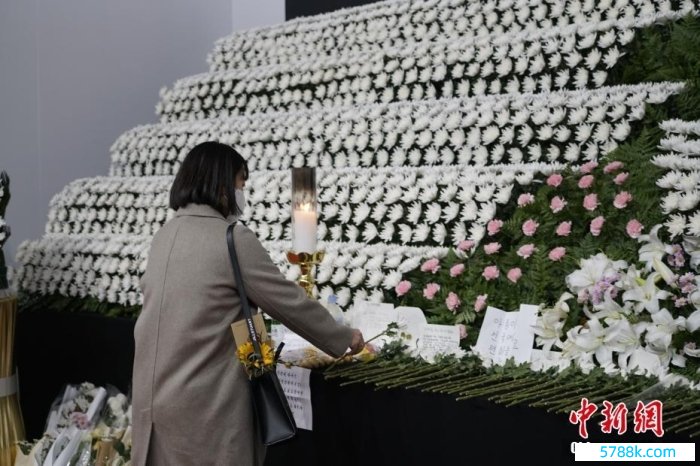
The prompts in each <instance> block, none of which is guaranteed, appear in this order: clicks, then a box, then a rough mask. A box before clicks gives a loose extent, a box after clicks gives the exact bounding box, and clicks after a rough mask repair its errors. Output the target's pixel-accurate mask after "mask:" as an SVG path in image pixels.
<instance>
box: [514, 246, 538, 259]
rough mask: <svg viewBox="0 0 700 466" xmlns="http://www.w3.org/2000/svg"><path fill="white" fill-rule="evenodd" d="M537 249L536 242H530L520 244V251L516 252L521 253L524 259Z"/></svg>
mask: <svg viewBox="0 0 700 466" xmlns="http://www.w3.org/2000/svg"><path fill="white" fill-rule="evenodd" d="M536 250H537V248H535V245H534V244H532V243H528V244H524V245H522V246H520V248H519V249H518V252H516V254H517V255H519V256H520V257H522V258H523V259H527V258H528V257H530V256H531V255H532V253H534V252H535V251H536Z"/></svg>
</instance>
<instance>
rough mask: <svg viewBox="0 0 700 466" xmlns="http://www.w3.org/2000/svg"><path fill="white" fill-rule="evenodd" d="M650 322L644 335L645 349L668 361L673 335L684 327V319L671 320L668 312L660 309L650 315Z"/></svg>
mask: <svg viewBox="0 0 700 466" xmlns="http://www.w3.org/2000/svg"><path fill="white" fill-rule="evenodd" d="M651 320H652V322H651V323H650V324H649V325H648V327H647V331H646V333H645V335H644V340H645V342H646V344H647V346H646V347H647V348H648V349H650V350H651V351H652V352H654V353H656V354H659V355H666V356H668V357H669V359H670V356H671V355H670V351H671V349H670V348H671V340H672V338H673V335H674V334H675V333H676V332H678V331H679V330H681V329H682V328H684V327H685V318H684V317H677V318H676V319H674V318H673V316H672V315H671V313H670V312H668V310H666V309H665V308H664V309H661V310H660V311H659V312H656V313H655V314H652V316H651Z"/></svg>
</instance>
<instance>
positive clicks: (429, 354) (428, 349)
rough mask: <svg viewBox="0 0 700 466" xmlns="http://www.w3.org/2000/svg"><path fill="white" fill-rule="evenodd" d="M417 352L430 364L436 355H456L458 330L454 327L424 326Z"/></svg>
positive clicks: (457, 350)
mask: <svg viewBox="0 0 700 466" xmlns="http://www.w3.org/2000/svg"><path fill="white" fill-rule="evenodd" d="M418 352H419V354H420V355H421V357H422V358H423V359H425V360H426V361H429V362H432V361H433V360H434V359H435V356H437V355H438V354H458V353H460V347H459V328H458V327H457V326H455V325H434V324H426V325H425V327H424V329H423V334H422V336H421V338H420V340H419V341H418Z"/></svg>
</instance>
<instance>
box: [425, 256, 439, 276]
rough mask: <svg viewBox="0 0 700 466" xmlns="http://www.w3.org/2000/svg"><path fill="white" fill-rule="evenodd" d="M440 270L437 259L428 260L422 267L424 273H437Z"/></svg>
mask: <svg viewBox="0 0 700 466" xmlns="http://www.w3.org/2000/svg"><path fill="white" fill-rule="evenodd" d="M439 268H440V261H439V260H437V259H428V260H427V261H425V262H423V265H421V266H420V269H421V271H422V272H430V273H436V272H437V271H438V269H439Z"/></svg>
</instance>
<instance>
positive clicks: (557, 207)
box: [549, 196, 567, 214]
mask: <svg viewBox="0 0 700 466" xmlns="http://www.w3.org/2000/svg"><path fill="white" fill-rule="evenodd" d="M566 204H567V202H566V200H564V198H562V197H559V196H554V197H553V198H552V202H550V203H549V208H550V209H552V212H554V213H555V214H556V213H559V212H561V211H562V210H564V207H566Z"/></svg>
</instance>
